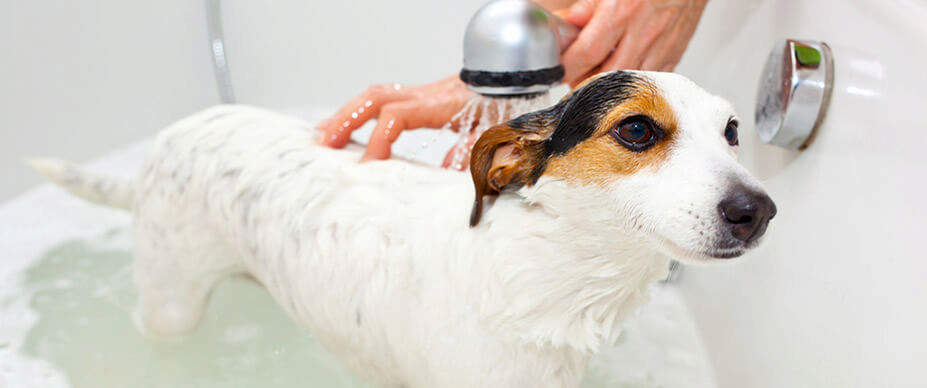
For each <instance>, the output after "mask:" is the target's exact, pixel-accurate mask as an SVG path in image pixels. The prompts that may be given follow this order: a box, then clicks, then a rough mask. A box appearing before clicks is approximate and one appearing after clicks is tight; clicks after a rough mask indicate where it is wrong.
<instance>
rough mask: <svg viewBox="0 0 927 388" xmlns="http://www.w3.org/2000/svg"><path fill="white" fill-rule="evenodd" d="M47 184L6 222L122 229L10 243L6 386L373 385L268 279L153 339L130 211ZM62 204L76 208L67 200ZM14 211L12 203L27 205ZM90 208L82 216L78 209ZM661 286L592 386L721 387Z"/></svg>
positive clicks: (470, 114)
mask: <svg viewBox="0 0 927 388" xmlns="http://www.w3.org/2000/svg"><path fill="white" fill-rule="evenodd" d="M550 101H551V100H547V101H545V102H541V101H539V100H533V101H530V100H529V101H525V100H521V101H518V100H498V101H487V100H486V99H483V98H477V99H474V100H473V101H470V102H469V103H468V104H466V106H465V107H464V108H463V109H462V113H460V114H459V115H458V117H457V119H458V120H461V124H468V123H469V124H470V125H471V127H472V128H473V130H474V131H485V130H486V129H488V128H489V127H491V126H492V125H495V124H496V123H498V122H500V121H504V120H507V119H508V118H511V117H514V116H516V115H518V114H520V113H523V112H524V111H530V110H533V109H535V108H534V107H535V106H537V105H530V104H546V103H550ZM529 105H530V106H529ZM484 112H488V113H484ZM315 118H317V117H310V119H315ZM465 128H466V127H465ZM417 132H423V133H427V132H428V131H417ZM431 133H432V134H434V132H431ZM455 136H456V138H455V141H454V142H453V145H456V146H457V147H458V148H457V149H455V152H460V151H461V150H463V153H464V154H466V153H468V152H469V147H467V148H466V149H463V148H460V147H461V145H468V142H470V140H469V139H470V138H471V137H470V136H469V135H468V134H466V133H461V134H460V135H459V136H458V135H456V134H455ZM429 141H430V140H428V141H425V142H423V143H419V144H424V145H425V146H426V147H425V148H428V147H427V146H428V144H433V142H432V143H429ZM146 149H147V144H139V145H137V146H134V147H131V148H129V149H126V150H123V151H120V152H117V153H116V154H114V155H111V156H109V157H108V160H109V162H106V161H105V160H106V159H104V161H101V163H103V164H104V165H111V166H117V165H118V166H127V167H124V169H125V170H126V171H134V169H136V168H137V166H138V165H139V164H140V160H141V158H142V155H143V154H144V151H145V150H146ZM406 154H407V155H409V154H414V151H413V152H406ZM451 155H454V156H456V155H458V154H457V153H453V154H451ZM462 157H463V156H461V158H462ZM451 160H454V159H451ZM99 164H100V163H97V165H99ZM38 191H41V194H44V197H43V198H42V199H38V198H34V199H30V197H29V196H28V195H27V196H24V198H23V199H22V200H21V201H19V202H21V203H22V206H21V207H20V208H19V209H16V211H13V212H7V213H3V212H0V229H4V228H5V229H10V228H6V227H7V226H10V225H13V224H14V223H18V224H17V225H23V224H24V221H23V218H24V217H23V215H24V214H32V213H35V214H36V215H35V216H34V217H32V218H34V219H30V220H29V221H28V222H25V223H26V224H28V223H29V222H32V223H33V224H34V225H33V227H32V228H33V230H42V229H39V228H38V226H41V227H43V228H47V227H48V226H49V225H50V224H54V219H55V217H60V216H61V215H62V214H63V215H65V216H68V215H70V216H69V217H74V218H75V219H76V221H75V222H77V223H78V224H83V223H85V222H86V223H93V222H97V223H99V224H113V227H114V229H112V230H110V231H109V232H107V233H104V234H102V235H96V236H95V237H94V236H93V235H91V236H89V237H88V236H86V235H85V236H84V237H79V238H76V239H71V240H66V241H61V240H58V241H57V242H51V241H48V242H46V243H43V244H41V246H43V247H45V248H42V249H41V250H36V251H35V252H42V253H41V254H37V253H33V254H26V253H17V252H19V251H18V249H16V247H18V246H19V247H22V246H27V245H29V244H35V241H37V240H41V237H39V236H40V235H39V234H37V233H36V232H32V233H27V232H23V233H19V234H18V236H12V234H13V233H7V235H6V236H0V243H2V244H4V245H3V246H9V247H13V249H11V250H10V253H9V254H11V255H14V256H15V255H28V257H12V258H11V259H12V263H22V265H19V264H16V265H19V268H21V269H16V270H15V271H14V272H13V275H12V276H10V277H2V279H0V280H4V281H8V283H6V284H5V285H4V286H3V287H0V387H3V388H7V387H10V388H18V387H42V388H56V387H79V388H82V387H93V388H98V387H103V388H106V387H142V388H144V387H204V388H205V387H262V388H263V387H293V386H311V387H368V386H371V385H370V384H368V383H366V382H364V381H362V380H360V379H359V378H357V377H355V376H353V375H352V373H351V372H350V371H348V370H347V369H346V368H344V367H343V366H342V365H341V364H340V362H339V361H338V360H337V359H336V358H335V357H334V356H332V355H331V354H329V353H328V352H327V351H326V350H325V349H324V348H323V347H322V346H321V345H320V344H319V343H318V342H316V341H315V340H314V339H313V338H312V336H311V335H310V334H309V333H306V332H305V331H303V330H301V329H300V328H299V327H297V325H296V324H295V323H294V322H292V321H291V320H290V319H289V317H287V315H286V314H285V313H284V312H283V311H282V310H281V309H280V308H279V307H278V306H277V304H276V303H275V302H274V300H273V299H272V298H271V297H270V296H269V295H268V294H267V292H266V291H264V290H263V289H262V288H261V287H260V286H259V285H257V284H256V283H254V282H253V281H251V280H248V279H245V278H241V277H236V278H230V279H228V280H225V281H224V282H222V283H221V284H220V285H219V286H218V287H217V289H216V290H215V291H214V292H213V294H212V297H211V300H210V303H209V306H208V309H207V311H206V313H205V314H204V317H203V320H202V322H201V324H200V326H199V327H198V328H197V329H196V330H195V331H193V332H192V333H191V334H190V335H189V336H187V337H186V338H183V339H179V340H171V341H165V340H155V339H150V338H147V337H145V336H143V335H142V334H140V333H139V332H137V331H136V329H135V327H134V325H133V323H132V320H131V319H132V318H131V317H132V312H133V310H134V308H135V303H136V299H137V294H136V290H135V287H134V285H133V282H132V271H131V268H132V267H131V265H132V258H131V254H130V251H131V245H132V242H131V235H130V234H131V233H130V232H129V227H128V224H127V223H128V220H127V218H123V220H124V221H123V222H121V223H107V222H105V221H101V220H99V219H96V221H95V218H93V217H94V216H92V215H93V214H99V212H102V211H110V210H100V209H99V208H94V207H93V206H92V205H88V204H85V203H83V202H80V201H79V200H76V199H73V198H69V196H68V195H67V194H65V193H63V192H60V191H58V190H57V189H52V188H50V187H46V188H42V189H41V190H38ZM59 202H60V203H62V204H64V203H67V205H66V206H58V205H57V203H59ZM39 203H42V204H45V208H46V210H45V211H52V212H55V210H54V209H56V207H58V208H64V209H65V210H58V211H57V212H56V214H55V215H50V214H47V213H43V212H42V211H38V210H34V209H35V208H36V206H37V204H39ZM6 206H7V210H10V208H12V207H15V203H10V204H7V205H6ZM78 208H79V209H81V211H80V212H76V211H74V209H78ZM77 213H80V214H77ZM9 214H14V215H15V217H9V216H8V215H9ZM119 216H120V217H126V216H125V215H124V214H120V215H119ZM13 218H15V219H13ZM104 218H105V217H104ZM18 228H23V226H19V227H18ZM25 228H26V229H27V230H28V229H29V227H28V226H25ZM52 229H54V227H52ZM10 230H12V229H10ZM59 238H60V237H59ZM26 240H30V241H29V242H26ZM33 240H35V241H33ZM7 244H8V245H7ZM0 262H2V261H0ZM8 263H10V261H8ZM0 265H2V264H0ZM8 265H13V264H8ZM10 268H11V267H8V268H7V269H10ZM12 268H17V267H16V266H14V267H12ZM0 269H3V268H0ZM9 272H10V271H0V275H3V274H4V273H7V274H8V273H9ZM652 291H653V296H652V301H651V302H650V303H649V304H647V305H645V306H644V307H643V309H642V311H641V313H640V314H637V315H636V316H634V317H632V318H631V319H629V320H628V321H627V322H626V327H625V332H624V333H623V334H622V336H621V338H620V339H619V343H618V344H617V345H616V346H614V347H611V348H607V349H605V350H604V351H603V352H602V353H601V354H600V355H598V356H597V357H595V358H593V360H592V361H591V362H590V369H589V371H588V373H587V376H586V379H585V381H584V383H583V387H648V388H649V387H697V388H701V387H712V386H714V383H713V377H712V373H711V371H710V366H709V365H708V361H707V358H706V357H705V354H704V349H703V347H702V345H701V343H700V340H699V338H698V336H697V334H696V329H695V326H694V322H692V320H691V318H690V316H689V314H688V312H687V311H686V309H685V306H684V305H683V304H682V301H681V299H680V298H679V296H678V295H677V294H676V292H675V290H673V289H671V288H669V287H666V286H655V287H654V289H653V290H652Z"/></svg>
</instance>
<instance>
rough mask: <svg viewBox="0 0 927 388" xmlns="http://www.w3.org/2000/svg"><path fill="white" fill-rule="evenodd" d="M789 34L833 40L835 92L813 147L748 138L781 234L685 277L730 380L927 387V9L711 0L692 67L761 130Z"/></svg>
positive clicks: (877, 2)
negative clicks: (764, 74)
mask: <svg viewBox="0 0 927 388" xmlns="http://www.w3.org/2000/svg"><path fill="white" fill-rule="evenodd" d="M784 38H799V39H810V40H819V41H824V42H826V43H828V44H829V45H830V46H831V47H832V49H833V54H834V59H835V71H836V78H835V87H834V92H833V93H834V94H833V99H832V101H831V104H830V108H829V111H828V112H827V116H826V119H825V121H824V122H823V127H821V128H820V131H819V133H818V135H817V138H816V139H815V140H814V142H813V143H812V144H811V146H810V147H809V148H808V149H806V150H805V151H802V152H798V151H787V150H784V149H780V148H777V147H773V146H769V145H766V144H763V143H761V142H759V141H758V140H757V137H756V135H755V134H753V133H752V129H747V130H746V131H745V132H746V133H744V134H743V136H742V138H741V141H742V143H743V147H742V156H741V160H742V161H743V162H744V163H745V164H746V165H747V167H748V168H749V169H750V170H751V171H753V172H754V173H756V174H758V175H759V176H760V177H762V178H763V180H764V182H765V183H766V185H767V187H768V189H769V191H770V194H771V195H772V197H773V199H775V201H776V203H777V205H778V206H779V210H780V211H779V215H778V216H777V217H776V219H775V220H774V221H773V222H772V224H771V225H772V226H771V229H770V232H769V234H768V240H767V241H768V243H767V244H766V245H765V246H763V247H761V248H760V249H759V250H758V251H757V252H755V253H752V254H751V255H750V257H747V258H746V259H745V260H742V261H740V262H738V263H737V264H734V265H730V266H724V267H722V268H686V269H685V272H684V274H683V276H682V277H681V279H682V280H681V281H680V282H679V286H680V287H681V290H682V293H683V294H684V295H685V299H686V300H687V302H688V304H689V306H690V308H691V309H692V311H693V312H694V314H695V316H696V319H697V322H698V326H699V330H700V332H701V334H702V336H703V339H704V341H705V343H706V346H707V347H708V350H709V353H710V355H711V359H712V364H713V365H714V370H715V374H716V376H717V380H718V383H719V386H721V387H924V386H927V330H925V328H927V286H925V284H927V253H925V249H924V241H925V238H927V225H925V221H927V210H925V209H927V206H925V199H927V153H925V150H927V124H925V121H924V116H925V113H924V112H925V110H924V108H923V105H924V100H925V99H927V72H925V71H924V64H925V63H927V3H925V2H923V1H914V0H823V1H822V0H815V1H802V0H764V1H713V2H711V3H710V4H709V6H708V11H707V13H706V14H705V16H704V19H703V21H702V24H701V27H700V29H699V31H698V35H697V37H696V39H695V41H693V43H692V45H691V46H690V52H689V54H688V55H687V56H686V58H685V61H684V63H683V64H682V66H680V67H679V69H678V71H680V72H682V73H684V74H687V75H689V76H690V77H691V78H693V79H694V80H695V81H696V82H697V83H699V84H701V85H702V86H704V87H706V88H707V89H709V90H712V91H715V92H717V93H720V94H721V95H723V96H725V97H727V98H729V99H731V100H732V101H733V102H734V104H735V105H736V107H737V110H738V111H739V112H740V114H741V115H742V116H743V117H744V118H745V120H744V122H746V123H751V122H752V118H753V106H754V99H755V95H756V88H757V84H758V80H759V77H760V71H761V69H762V68H763V63H764V61H765V56H766V54H767V53H768V52H769V50H770V49H771V46H772V44H773V43H774V42H776V41H778V40H781V39H784Z"/></svg>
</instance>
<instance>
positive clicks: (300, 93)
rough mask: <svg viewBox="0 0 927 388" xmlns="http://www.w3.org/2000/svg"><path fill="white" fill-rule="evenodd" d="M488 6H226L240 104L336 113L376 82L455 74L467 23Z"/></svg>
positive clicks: (404, 2) (417, 1) (413, 1)
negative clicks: (333, 110)
mask: <svg viewBox="0 0 927 388" xmlns="http://www.w3.org/2000/svg"><path fill="white" fill-rule="evenodd" d="M484 2H485V0H464V1H421V0H400V1H371V0H364V1H318V0H314V1H305V0H275V1H249V0H229V1H225V2H224V3H223V16H224V20H225V22H224V23H225V32H226V36H227V44H226V46H227V48H228V56H229V62H230V64H231V72H232V80H233V83H234V85H235V89H236V90H235V91H236V94H237V97H238V98H239V100H241V101H245V102H248V103H252V104H259V105H267V106H272V107H276V108H293V107H295V106H302V105H310V104H311V105H325V106H336V105H339V104H341V103H342V102H344V101H346V100H347V99H349V98H350V97H351V96H353V95H354V94H356V93H359V92H361V91H362V90H363V89H364V88H366V87H367V86H368V85H370V84H371V83H393V82H399V83H403V84H418V83H425V82H431V81H434V80H437V79H439V78H443V77H446V76H448V75H451V74H454V73H457V72H459V71H460V66H461V63H462V49H463V48H462V44H463V32H464V29H465V27H466V24H467V21H468V20H469V19H470V16H471V15H473V13H474V12H476V10H477V9H478V8H479V7H480V5H482V4H483V3H484Z"/></svg>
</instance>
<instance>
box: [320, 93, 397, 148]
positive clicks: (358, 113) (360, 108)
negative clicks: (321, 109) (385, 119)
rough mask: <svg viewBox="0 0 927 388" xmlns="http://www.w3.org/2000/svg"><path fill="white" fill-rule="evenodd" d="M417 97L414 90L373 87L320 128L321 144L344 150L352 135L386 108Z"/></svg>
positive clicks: (350, 102) (323, 123)
mask: <svg viewBox="0 0 927 388" xmlns="http://www.w3.org/2000/svg"><path fill="white" fill-rule="evenodd" d="M413 96H414V92H413V90H412V88H403V87H401V86H400V85H398V84H393V85H374V86H371V87H369V88H368V89H367V90H366V91H364V92H363V93H361V94H360V95H358V96H357V97H354V98H353V99H351V101H349V102H348V103H347V104H345V105H344V106H343V107H342V108H341V109H340V110H338V112H337V113H335V114H334V115H333V116H332V117H331V118H329V119H327V120H325V121H323V122H321V123H319V125H318V126H317V127H316V128H318V129H319V130H320V131H321V132H322V135H321V136H320V138H319V139H318V142H319V143H320V144H323V145H327V146H329V147H334V148H341V147H344V146H345V145H346V144H348V141H349V140H350V139H351V132H354V130H356V129H358V128H360V127H361V126H362V125H364V123H366V122H367V121H368V120H370V119H372V118H375V117H377V115H378V114H379V113H380V109H381V108H382V107H383V106H384V105H387V104H389V103H392V102H396V101H402V100H406V99H409V98H412V97H413Z"/></svg>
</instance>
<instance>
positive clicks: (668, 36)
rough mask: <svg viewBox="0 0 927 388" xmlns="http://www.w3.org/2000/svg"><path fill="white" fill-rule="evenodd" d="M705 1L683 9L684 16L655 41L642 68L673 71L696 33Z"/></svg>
mask: <svg viewBox="0 0 927 388" xmlns="http://www.w3.org/2000/svg"><path fill="white" fill-rule="evenodd" d="M703 10H704V3H698V2H696V3H694V4H691V5H689V6H688V7H686V8H685V10H683V14H682V16H681V17H680V18H679V19H678V21H677V22H676V23H675V24H674V26H673V27H672V30H670V31H669V32H667V33H665V34H663V35H662V36H660V38H658V39H657V40H656V42H654V43H653V45H652V47H651V48H650V51H649V52H648V53H647V55H646V59H644V63H643V64H642V65H641V68H642V69H644V70H659V71H673V69H674V68H675V67H676V65H677V64H678V63H679V60H680V59H682V55H683V54H684V53H685V51H686V47H687V46H688V45H689V40H690V39H692V35H693V34H694V33H695V28H696V27H697V26H698V21H699V18H700V17H701V15H702V11H703Z"/></svg>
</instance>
